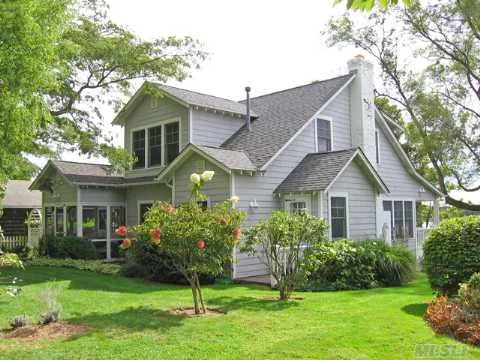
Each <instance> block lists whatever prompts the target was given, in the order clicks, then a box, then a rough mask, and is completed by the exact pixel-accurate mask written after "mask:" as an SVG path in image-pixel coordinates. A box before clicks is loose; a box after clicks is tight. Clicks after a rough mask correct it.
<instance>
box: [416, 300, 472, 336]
mask: <svg viewBox="0 0 480 360" xmlns="http://www.w3.org/2000/svg"><path fill="white" fill-rule="evenodd" d="M424 319H425V321H426V322H427V323H428V324H429V325H430V326H431V327H432V329H433V330H434V331H435V332H437V333H438V334H442V335H448V336H451V337H453V338H455V339H458V340H460V341H462V342H465V343H467V344H471V345H480V320H474V321H468V320H466V317H465V310H464V309H463V308H462V306H461V305H460V304H457V303H454V302H450V301H449V300H448V297H447V296H441V297H438V298H436V299H435V300H434V301H433V302H432V303H430V304H429V305H428V307H427V311H426V313H425V316H424Z"/></svg>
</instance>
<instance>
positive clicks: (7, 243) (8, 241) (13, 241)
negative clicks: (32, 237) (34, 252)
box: [0, 235, 28, 250]
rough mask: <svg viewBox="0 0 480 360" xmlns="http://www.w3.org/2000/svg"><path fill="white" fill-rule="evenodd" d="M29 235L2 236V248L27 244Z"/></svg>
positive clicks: (9, 248) (0, 240) (0, 246)
mask: <svg viewBox="0 0 480 360" xmlns="http://www.w3.org/2000/svg"><path fill="white" fill-rule="evenodd" d="M27 242H28V236H27V235H8V236H3V237H0V248H1V249H5V250H13V249H15V248H19V247H24V246H26V245H27Z"/></svg>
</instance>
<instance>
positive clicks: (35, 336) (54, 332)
mask: <svg viewBox="0 0 480 360" xmlns="http://www.w3.org/2000/svg"><path fill="white" fill-rule="evenodd" d="M89 330H90V327H88V326H85V325H77V324H69V323H66V322H56V323H50V324H48V325H27V326H23V327H21V328H17V329H7V330H2V331H0V339H15V340H23V341H37V340H45V339H58V338H65V339H66V338H70V337H73V336H77V335H82V334H85V333H87V332H88V331H89Z"/></svg>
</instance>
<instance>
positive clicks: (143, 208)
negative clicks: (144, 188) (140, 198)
mask: <svg viewBox="0 0 480 360" xmlns="http://www.w3.org/2000/svg"><path fill="white" fill-rule="evenodd" d="M152 205H153V203H141V204H140V206H139V211H140V213H139V214H138V219H139V222H140V224H143V222H144V221H145V214H146V213H147V211H148V210H150V208H151V207H152Z"/></svg>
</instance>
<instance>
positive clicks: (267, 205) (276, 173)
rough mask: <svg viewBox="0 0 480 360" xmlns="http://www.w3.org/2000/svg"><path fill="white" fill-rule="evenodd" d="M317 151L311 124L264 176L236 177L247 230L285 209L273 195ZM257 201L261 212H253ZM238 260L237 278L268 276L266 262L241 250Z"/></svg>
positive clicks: (237, 193) (235, 181)
mask: <svg viewBox="0 0 480 360" xmlns="http://www.w3.org/2000/svg"><path fill="white" fill-rule="evenodd" d="M314 151H315V136H314V124H313V123H311V124H310V125H309V126H307V127H306V128H305V129H304V130H303V132H302V133H300V134H299V136H297V137H296V138H295V140H293V141H292V143H290V144H289V145H288V147H287V148H286V149H285V150H284V151H283V152H282V153H281V154H280V155H279V156H278V157H277V158H276V159H275V160H274V161H273V162H272V163H271V164H270V166H269V167H268V168H267V170H266V172H265V173H264V174H263V176H261V175H256V176H247V175H239V174H235V180H234V183H235V195H237V196H239V197H240V202H239V204H238V206H237V208H239V209H240V210H243V211H245V213H246V219H245V223H244V226H245V227H249V226H251V225H253V224H255V223H256V222H257V221H259V220H261V219H266V218H268V217H269V216H270V215H271V213H272V211H275V210H278V209H282V208H283V207H282V204H281V202H280V199H279V198H278V197H274V195H273V191H274V190H275V189H276V187H277V186H278V185H279V184H280V183H281V182H282V181H283V180H284V179H285V177H286V176H287V175H288V174H289V173H290V172H291V171H292V170H293V169H294V168H295V167H296V166H297V165H298V163H299V162H300V161H301V160H302V159H303V158H304V157H305V155H306V154H307V153H310V152H314ZM253 201H256V203H257V204H258V207H257V208H250V206H249V204H250V202H253ZM236 256H237V264H236V269H235V270H236V274H235V275H236V277H246V276H254V275H262V274H266V273H268V271H267V268H266V266H265V265H264V263H263V259H261V258H259V257H258V256H253V257H250V256H248V255H247V254H243V253H240V252H239V251H238V249H237V252H236Z"/></svg>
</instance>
